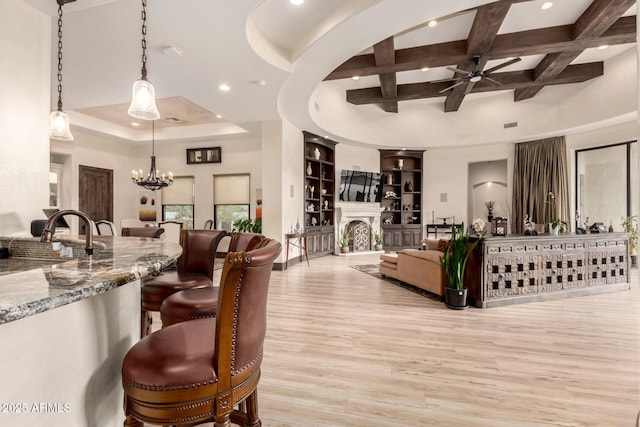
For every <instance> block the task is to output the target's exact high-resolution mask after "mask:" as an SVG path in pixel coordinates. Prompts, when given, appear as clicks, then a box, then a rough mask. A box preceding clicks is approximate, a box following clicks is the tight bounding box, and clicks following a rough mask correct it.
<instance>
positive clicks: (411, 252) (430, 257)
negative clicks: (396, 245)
mask: <svg viewBox="0 0 640 427" xmlns="http://www.w3.org/2000/svg"><path fill="white" fill-rule="evenodd" d="M399 253H401V254H403V255H408V256H410V257H413V258H420V259H424V260H427V261H433V262H436V263H438V264H439V263H440V258H441V257H442V252H439V251H420V250H418V249H403V250H401V251H400V252H399Z"/></svg>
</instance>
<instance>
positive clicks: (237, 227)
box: [232, 218, 262, 233]
mask: <svg viewBox="0 0 640 427" xmlns="http://www.w3.org/2000/svg"><path fill="white" fill-rule="evenodd" d="M232 231H239V232H241V233H262V218H256V219H255V220H252V219H250V218H243V219H238V220H236V221H234V223H233V230H232Z"/></svg>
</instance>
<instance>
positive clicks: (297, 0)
mask: <svg viewBox="0 0 640 427" xmlns="http://www.w3.org/2000/svg"><path fill="white" fill-rule="evenodd" d="M289 3H291V4H292V5H294V6H300V5H301V4H302V3H304V0H289Z"/></svg>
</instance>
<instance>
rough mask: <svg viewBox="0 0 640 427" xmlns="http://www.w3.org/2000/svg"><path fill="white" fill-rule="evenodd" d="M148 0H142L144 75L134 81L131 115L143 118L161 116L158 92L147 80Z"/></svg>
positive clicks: (153, 118)
mask: <svg viewBox="0 0 640 427" xmlns="http://www.w3.org/2000/svg"><path fill="white" fill-rule="evenodd" d="M146 8H147V0H142V76H141V77H140V80H137V81H136V82H135V83H133V89H132V90H131V105H129V111H128V112H129V115H130V116H133V117H135V118H137V119H141V120H156V119H159V118H160V113H159V112H158V107H156V92H155V89H154V88H153V85H152V84H151V83H149V82H148V81H147V10H146Z"/></svg>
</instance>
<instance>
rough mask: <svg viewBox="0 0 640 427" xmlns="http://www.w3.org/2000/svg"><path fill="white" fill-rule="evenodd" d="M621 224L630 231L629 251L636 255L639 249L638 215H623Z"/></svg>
mask: <svg viewBox="0 0 640 427" xmlns="http://www.w3.org/2000/svg"><path fill="white" fill-rule="evenodd" d="M620 225H621V226H622V229H623V230H624V231H626V232H627V233H629V252H631V253H632V254H634V255H635V254H636V253H637V251H638V217H637V216H635V215H634V216H623V217H622V223H621V224H620Z"/></svg>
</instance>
